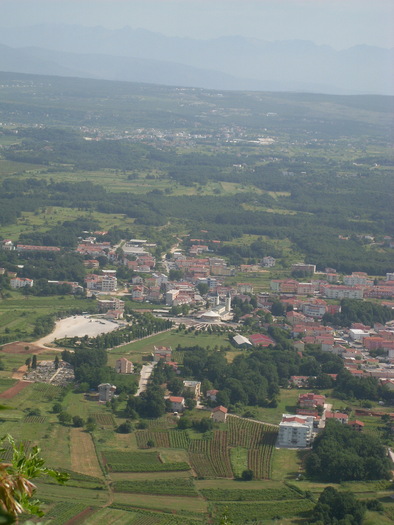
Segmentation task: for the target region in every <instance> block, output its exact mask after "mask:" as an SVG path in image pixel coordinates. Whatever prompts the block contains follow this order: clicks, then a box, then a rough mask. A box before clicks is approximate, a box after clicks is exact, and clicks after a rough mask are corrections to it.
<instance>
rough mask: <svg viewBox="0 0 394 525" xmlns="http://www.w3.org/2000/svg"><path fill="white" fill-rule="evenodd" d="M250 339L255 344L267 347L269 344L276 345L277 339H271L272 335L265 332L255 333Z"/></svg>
mask: <svg viewBox="0 0 394 525" xmlns="http://www.w3.org/2000/svg"><path fill="white" fill-rule="evenodd" d="M249 341H250V342H251V343H252V345H253V346H263V347H267V346H269V345H272V346H275V344H276V343H275V341H274V340H273V339H271V337H268V336H267V335H263V334H253V335H251V336H249Z"/></svg>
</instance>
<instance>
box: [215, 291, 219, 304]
mask: <svg viewBox="0 0 394 525" xmlns="http://www.w3.org/2000/svg"><path fill="white" fill-rule="evenodd" d="M219 303H220V297H219V292H216V295H215V306H219Z"/></svg>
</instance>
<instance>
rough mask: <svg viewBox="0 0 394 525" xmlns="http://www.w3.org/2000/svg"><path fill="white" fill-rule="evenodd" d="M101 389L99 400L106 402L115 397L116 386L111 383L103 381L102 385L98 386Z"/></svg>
mask: <svg viewBox="0 0 394 525" xmlns="http://www.w3.org/2000/svg"><path fill="white" fill-rule="evenodd" d="M98 391H99V401H101V402H103V403H106V402H107V401H111V399H112V398H113V396H114V394H115V391H116V386H114V385H111V384H110V383H101V385H99V386H98Z"/></svg>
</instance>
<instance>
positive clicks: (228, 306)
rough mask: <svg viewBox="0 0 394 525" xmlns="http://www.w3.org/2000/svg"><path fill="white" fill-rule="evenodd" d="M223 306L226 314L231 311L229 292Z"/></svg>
mask: <svg viewBox="0 0 394 525" xmlns="http://www.w3.org/2000/svg"><path fill="white" fill-rule="evenodd" d="M225 305H226V313H227V314H228V313H229V312H230V310H231V295H230V292H228V293H227V296H226V302H225Z"/></svg>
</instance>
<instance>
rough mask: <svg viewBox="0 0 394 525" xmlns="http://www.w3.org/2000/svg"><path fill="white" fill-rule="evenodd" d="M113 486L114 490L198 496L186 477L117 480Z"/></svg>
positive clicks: (190, 481)
mask: <svg viewBox="0 0 394 525" xmlns="http://www.w3.org/2000/svg"><path fill="white" fill-rule="evenodd" d="M114 486H115V491H116V492H129V493H137V494H158V495H168V496H198V494H197V491H196V489H195V487H194V484H193V482H192V480H191V479H187V478H180V479H177V478H174V479H166V480H153V481H145V480H141V481H117V482H116V483H115V485H114Z"/></svg>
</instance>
